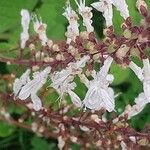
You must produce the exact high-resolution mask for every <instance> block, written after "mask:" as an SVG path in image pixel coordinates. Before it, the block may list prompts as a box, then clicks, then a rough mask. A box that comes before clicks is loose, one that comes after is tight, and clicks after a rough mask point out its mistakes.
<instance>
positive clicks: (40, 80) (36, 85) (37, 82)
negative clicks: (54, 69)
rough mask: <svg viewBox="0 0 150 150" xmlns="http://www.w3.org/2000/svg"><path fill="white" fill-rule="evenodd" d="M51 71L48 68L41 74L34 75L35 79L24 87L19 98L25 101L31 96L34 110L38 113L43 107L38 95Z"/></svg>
mask: <svg viewBox="0 0 150 150" xmlns="http://www.w3.org/2000/svg"><path fill="white" fill-rule="evenodd" d="M50 71H51V67H47V68H45V69H44V70H43V71H41V72H35V73H34V74H33V79H32V80H31V81H29V82H28V83H26V84H25V85H24V86H23V87H22V89H21V91H20V93H19V96H18V97H19V99H21V100H25V99H27V98H28V97H29V96H30V95H31V100H32V102H33V108H34V109H35V110H37V111H38V110H40V109H41V106H42V105H41V102H40V99H39V98H38V97H37V95H36V93H37V92H38V90H39V89H40V88H41V87H42V86H43V85H44V84H45V82H46V80H47V77H48V74H49V73H50Z"/></svg>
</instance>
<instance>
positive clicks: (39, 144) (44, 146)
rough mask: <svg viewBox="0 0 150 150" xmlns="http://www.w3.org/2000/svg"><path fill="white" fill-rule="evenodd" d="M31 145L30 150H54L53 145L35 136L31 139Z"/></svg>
mask: <svg viewBox="0 0 150 150" xmlns="http://www.w3.org/2000/svg"><path fill="white" fill-rule="evenodd" d="M31 145H32V149H31V150H54V148H55V149H56V145H55V144H54V143H48V142H47V141H46V140H44V139H42V138H39V137H36V136H35V137H33V138H32V141H31Z"/></svg>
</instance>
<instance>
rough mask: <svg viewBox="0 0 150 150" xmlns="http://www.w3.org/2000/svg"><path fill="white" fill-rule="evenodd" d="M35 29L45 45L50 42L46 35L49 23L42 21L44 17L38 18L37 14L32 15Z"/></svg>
mask: <svg viewBox="0 0 150 150" xmlns="http://www.w3.org/2000/svg"><path fill="white" fill-rule="evenodd" d="M32 20H33V26H34V31H35V32H36V33H37V34H38V35H39V39H40V40H41V44H42V45H43V46H45V45H46V44H47V42H48V38H47V35H46V28H47V25H46V24H45V23H42V19H41V18H38V17H37V15H35V14H33V15H32Z"/></svg>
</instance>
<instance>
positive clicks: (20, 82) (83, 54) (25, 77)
mask: <svg viewBox="0 0 150 150" xmlns="http://www.w3.org/2000/svg"><path fill="white" fill-rule="evenodd" d="M75 2H76V4H77V6H78V10H77V11H74V10H73V9H72V7H71V4H70V2H69V1H67V2H66V7H65V8H64V9H65V12H64V13H63V16H64V17H66V19H67V20H68V22H69V25H68V27H67V31H66V33H65V36H66V41H65V42H62V43H59V44H57V43H55V42H53V41H52V40H51V39H49V38H48V37H47V35H46V28H47V25H46V24H45V23H43V22H42V19H41V18H40V17H38V16H37V15H35V14H32V15H30V14H29V12H28V10H25V9H22V10H21V17H22V19H21V24H22V28H23V30H22V33H21V36H20V55H19V58H18V59H17V60H12V59H10V60H9V59H7V58H1V61H10V62H11V63H16V64H26V65H28V66H29V68H30V69H29V68H28V69H27V70H26V71H25V72H24V73H23V74H22V76H21V77H20V78H16V79H15V81H14V83H13V95H14V100H16V99H17V102H18V101H20V100H22V101H24V100H26V99H28V98H31V100H32V103H30V105H29V104H27V103H26V106H27V107H28V108H29V109H30V110H34V111H35V112H36V113H37V115H38V117H39V118H42V120H44V121H45V120H46V122H47V124H51V118H50V117H54V118H55V117H56V118H55V119H54V120H56V122H57V123H56V122H55V121H54V120H53V119H52V124H53V125H54V126H58V128H59V131H55V133H57V134H56V135H57V136H58V143H59V144H58V147H59V148H60V149H63V148H64V146H65V144H66V143H67V142H66V141H67V140H68V138H70V141H71V142H73V143H80V144H83V145H84V142H85V143H86V144H85V145H84V146H85V147H90V145H88V144H89V143H88V141H87V139H84V138H86V136H85V137H84V136H83V137H80V136H79V135H74V136H70V137H65V133H66V132H67V129H66V128H67V127H65V125H67V126H70V128H75V127H76V126H77V127H78V128H80V130H83V131H84V132H87V134H89V133H91V132H93V133H94V141H93V144H95V145H96V147H101V146H102V147H105V148H106V147H113V146H114V148H117V146H118V145H120V146H121V147H122V149H124V150H126V149H128V147H131V148H133V147H134V145H138V144H139V145H140V144H141V143H142V144H143V143H144V142H145V143H147V142H148V144H150V143H149V142H150V137H149V136H147V135H146V134H144V133H143V134H140V133H137V132H135V131H133V130H131V129H130V128H129V125H128V124H127V123H126V121H127V120H128V119H130V118H132V117H133V116H135V115H137V114H138V113H140V112H141V111H142V110H143V108H144V107H145V106H146V104H148V103H149V102H150V63H149V59H148V56H147V53H146V49H147V48H149V47H150V26H149V24H150V16H149V14H148V9H147V5H146V3H145V2H144V0H137V3H136V6H137V9H138V11H139V13H140V14H141V15H142V16H143V18H142V21H141V24H140V26H134V25H133V23H132V20H131V17H130V15H129V11H128V6H127V4H126V1H125V0H99V1H98V2H94V3H93V4H91V6H92V7H93V8H95V9H96V10H97V11H99V12H101V13H102V15H103V17H104V18H105V21H106V28H105V29H104V36H105V37H104V39H103V40H98V39H97V38H96V35H95V33H94V27H93V26H92V17H93V14H92V9H93V8H92V7H89V6H86V4H85V0H79V1H77V0H75ZM113 7H116V9H117V10H118V11H119V12H120V15H121V16H122V17H123V19H124V22H123V23H122V25H121V28H122V31H123V34H122V35H120V36H118V35H116V34H115V33H114V29H113V21H112V19H113ZM79 15H80V16H81V17H82V21H83V26H85V29H86V30H85V31H82V32H80V31H79V23H78V21H79ZM31 20H32V22H33V27H34V31H35V32H36V36H30V34H29V31H28V30H29V25H30V21H31ZM39 45H40V46H39ZM26 49H29V50H30V58H29V61H27V60H25V59H24V56H23V53H24V51H25V50H26ZM36 49H40V51H38V52H37V51H36ZM132 56H136V57H138V58H139V59H140V60H141V61H142V62H143V67H142V68H140V67H139V66H138V65H137V64H135V63H134V62H133V61H132V59H131V58H132ZM96 62H98V63H100V64H101V67H100V69H99V71H95V70H94V67H93V66H94V64H95V63H96ZM113 62H116V63H117V64H118V65H120V66H122V67H126V68H127V67H129V68H130V69H131V70H132V71H133V72H134V73H135V75H136V76H137V77H138V78H139V80H140V81H141V82H142V84H143V92H142V93H140V94H139V96H138V97H137V98H135V104H134V105H133V106H131V105H128V106H126V108H125V110H124V112H123V113H122V114H120V116H118V117H114V118H113V119H112V120H111V121H108V120H107V119H106V118H105V117H104V115H102V118H100V117H99V115H98V114H96V112H100V114H104V112H105V111H108V112H112V113H115V111H116V110H115V98H116V97H117V94H118V93H115V92H114V90H113V88H112V87H110V85H111V83H112V82H113V80H114V76H113V74H109V69H110V67H111V65H112V63H113ZM43 67H44V69H42V68H43ZM76 76H78V77H79V79H80V82H81V83H83V84H84V85H85V86H86V88H87V92H86V95H85V97H84V98H83V99H81V98H80V97H79V96H78V95H77V94H76V92H75V88H80V87H77V84H76V82H75V80H74V79H75V77H76ZM49 79H50V80H51V83H50V85H49V87H51V88H53V89H54V90H55V91H56V92H57V93H58V94H59V100H60V103H63V101H65V97H66V95H69V96H70V98H71V101H72V103H73V105H74V106H75V107H77V108H78V109H79V110H83V113H85V114H87V116H86V119H85V122H84V119H81V118H80V117H77V118H76V119H73V118H69V117H67V116H63V120H62V122H61V119H62V118H59V115H58V114H53V113H50V112H49V111H50V110H48V109H46V108H44V106H43V105H42V100H41V99H40V98H39V96H38V94H37V93H38V91H39V90H40V89H41V88H42V86H43V85H44V84H45V83H46V82H47V80H49ZM22 101H21V102H22ZM70 108H71V107H70V106H69V104H68V106H67V104H66V106H65V107H64V108H63V111H66V112H68V111H69V110H70ZM65 109H66V110H65ZM40 113H41V115H40ZM42 114H46V115H42ZM63 114H65V113H63ZM88 117H89V118H88ZM4 118H6V117H4ZM49 118H50V119H49ZM121 118H122V119H121ZM59 119H60V120H59ZM80 119H81V120H80ZM90 122H91V124H90ZM34 125H35V124H33V126H34ZM73 125H74V126H73ZM98 125H99V126H98ZM46 126H47V125H46ZM94 127H95V128H97V127H100V128H102V130H103V131H99V130H97V129H93V128H94ZM38 129H39V127H38V125H37V126H36V129H35V130H34V131H35V132H37V131H39V130H38ZM43 130H44V129H43ZM70 130H71V129H70ZM72 130H73V129H72ZM43 132H44V131H43ZM113 132H114V133H115V134H116V135H117V133H121V135H118V136H116V135H115V134H113ZM125 132H127V133H128V135H125V137H123V134H127V133H125ZM58 133H59V134H58ZM103 133H105V134H106V135H103ZM68 134H69V133H68V132H67V136H68ZM70 134H74V133H70ZM47 136H48V135H47ZM109 136H110V137H109ZM111 136H112V137H111ZM108 137H109V138H108ZM127 137H128V139H126V138H127ZM145 137H146V138H147V139H146V138H145ZM80 138H83V139H84V140H85V141H84V140H83V143H82V142H78V141H79V140H80ZM105 139H107V140H106V141H104V140H105ZM110 139H111V140H110ZM113 142H114V145H113ZM145 143H144V144H145ZM142 144H141V145H142ZM144 144H143V145H144ZM104 145H105V146H104Z"/></svg>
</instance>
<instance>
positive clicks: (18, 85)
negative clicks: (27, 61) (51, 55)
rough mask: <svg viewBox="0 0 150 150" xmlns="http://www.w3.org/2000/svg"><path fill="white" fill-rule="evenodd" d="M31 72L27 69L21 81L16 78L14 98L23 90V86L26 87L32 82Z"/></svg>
mask: <svg viewBox="0 0 150 150" xmlns="http://www.w3.org/2000/svg"><path fill="white" fill-rule="evenodd" d="M29 75H30V70H29V69H27V70H26V72H25V73H23V74H22V76H21V77H20V79H18V78H16V79H15V81H14V83H13V93H14V96H15V97H16V96H17V95H18V93H19V91H20V90H21V88H22V86H24V85H25V84H26V83H27V82H29V81H30V77H29Z"/></svg>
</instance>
